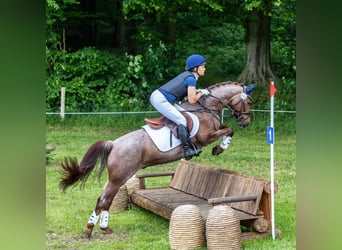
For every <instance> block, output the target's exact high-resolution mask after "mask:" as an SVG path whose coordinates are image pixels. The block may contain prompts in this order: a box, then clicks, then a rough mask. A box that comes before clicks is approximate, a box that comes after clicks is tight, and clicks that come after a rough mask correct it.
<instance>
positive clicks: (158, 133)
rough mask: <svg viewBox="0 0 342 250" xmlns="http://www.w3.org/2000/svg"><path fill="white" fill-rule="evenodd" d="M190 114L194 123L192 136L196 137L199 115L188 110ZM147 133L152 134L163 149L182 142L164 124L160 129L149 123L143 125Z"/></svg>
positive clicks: (160, 148) (157, 145) (154, 140)
mask: <svg viewBox="0 0 342 250" xmlns="http://www.w3.org/2000/svg"><path fill="white" fill-rule="evenodd" d="M186 113H187V114H188V115H190V117H191V119H192V123H193V127H192V130H191V132H190V138H192V137H194V136H195V135H196V134H197V132H198V128H199V120H198V117H197V116H196V115H194V114H192V113H189V112H186ZM142 128H143V129H144V130H145V131H146V133H147V134H148V135H149V136H150V138H151V139H152V141H153V143H154V144H155V145H156V147H157V148H158V149H159V150H160V151H162V152H167V151H169V150H171V149H173V148H175V147H177V146H179V145H180V144H181V142H180V140H179V139H178V138H177V137H175V136H174V134H173V133H172V132H171V130H170V129H169V127H167V126H164V127H162V128H160V129H154V128H151V127H150V126H149V125H148V124H147V125H144V126H143V127H142Z"/></svg>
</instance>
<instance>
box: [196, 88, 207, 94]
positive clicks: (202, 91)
mask: <svg viewBox="0 0 342 250" xmlns="http://www.w3.org/2000/svg"><path fill="white" fill-rule="evenodd" d="M197 91H198V92H201V93H202V95H209V94H210V93H209V90H207V89H198V90H197Z"/></svg>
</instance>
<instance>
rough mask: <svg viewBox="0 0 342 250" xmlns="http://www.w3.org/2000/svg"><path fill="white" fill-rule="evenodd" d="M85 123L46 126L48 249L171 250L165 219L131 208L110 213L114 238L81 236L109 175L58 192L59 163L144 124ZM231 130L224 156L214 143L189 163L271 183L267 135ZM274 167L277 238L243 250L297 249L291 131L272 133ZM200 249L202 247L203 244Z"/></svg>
mask: <svg viewBox="0 0 342 250" xmlns="http://www.w3.org/2000/svg"><path fill="white" fill-rule="evenodd" d="M90 119H91V118H90ZM93 120H94V119H93ZM125 120H127V119H125ZM88 121H89V120H88V118H87V119H84V118H80V119H75V120H73V121H70V120H68V119H66V120H65V121H64V122H60V121H56V120H55V121H53V120H52V121H48V122H47V126H46V141H47V148H54V150H53V151H52V152H51V153H50V154H49V156H50V158H49V162H48V163H47V167H46V249H163V250H164V249H170V244H169V235H168V233H169V221H168V220H166V219H164V218H162V217H160V216H158V215H155V214H153V213H151V212H149V211H146V210H144V209H142V208H137V207H134V208H133V207H129V209H128V210H126V211H124V212H122V213H115V212H110V219H109V220H110V221H109V226H110V227H111V228H112V229H113V231H114V233H113V234H110V235H104V234H102V233H101V231H100V229H99V227H98V226H97V227H95V229H94V232H93V237H92V238H90V239H87V238H85V237H84V235H83V231H84V230H85V228H86V223H87V221H88V217H89V216H90V214H91V212H92V211H93V209H94V206H95V204H96V200H97V198H98V197H99V195H100V194H101V191H102V188H103V185H104V184H105V182H106V181H107V173H106V171H105V172H104V174H103V176H102V177H101V179H100V181H99V180H98V179H97V176H96V171H95V172H94V173H93V174H92V175H91V176H90V177H89V179H88V181H87V183H86V185H85V188H84V189H80V188H79V186H76V187H72V188H70V189H68V190H67V191H66V193H62V192H61V191H60V190H59V188H58V184H59V180H60V178H61V176H60V173H59V168H58V166H59V162H60V161H61V160H62V159H63V158H64V157H65V156H72V157H77V158H78V160H79V161H80V160H81V159H82V157H83V155H84V153H85V152H86V150H87V149H88V148H89V146H90V145H91V144H92V143H94V142H96V141H97V140H103V139H110V140H113V139H115V138H117V137H119V136H121V135H123V134H124V133H127V132H129V131H131V130H134V129H138V128H139V127H140V125H142V124H143V121H141V122H140V121H139V118H138V122H136V121H134V120H133V121H130V122H128V123H127V124H123V123H122V122H121V121H118V120H117V119H113V120H112V122H106V121H103V122H99V121H97V122H94V123H91V122H88ZM230 123H232V121H230ZM232 127H233V128H234V130H235V134H234V137H233V140H232V143H231V145H230V147H229V148H228V149H227V150H226V151H225V152H223V153H222V154H221V155H219V156H215V157H214V156H212V155H211V149H212V147H213V146H215V145H217V144H218V143H220V142H219V141H217V142H216V143H213V144H211V145H209V146H208V147H206V148H204V149H203V152H202V154H201V155H200V156H199V157H197V158H193V159H192V160H191V161H193V162H198V163H201V164H206V165H210V166H213V167H219V168H225V169H230V170H233V171H237V172H240V173H243V174H246V175H252V176H257V177H262V178H266V179H270V145H269V144H267V143H266V135H265V132H266V131H261V130H258V129H253V127H251V128H246V129H241V128H236V127H235V126H234V125H233V126H232ZM137 143H139V142H137ZM177 163H178V162H173V163H168V164H164V165H159V166H154V167H149V168H146V169H143V170H140V171H139V172H138V173H150V172H164V171H172V170H174V168H175V167H176V165H177ZM274 167H275V172H274V174H275V175H274V176H275V181H276V182H277V183H278V186H279V190H278V192H277V193H276V194H275V224H276V228H277V229H278V230H280V231H281V235H280V236H278V237H277V238H276V239H275V240H272V238H271V237H267V238H264V239H255V240H250V241H243V248H244V249H296V134H295V132H287V131H285V129H283V130H282V131H279V132H277V130H276V133H275V144H274ZM169 180H170V178H169V177H158V178H150V179H147V186H148V187H155V186H167V184H168V182H169ZM200 249H206V247H205V245H204V246H203V247H202V248H200Z"/></svg>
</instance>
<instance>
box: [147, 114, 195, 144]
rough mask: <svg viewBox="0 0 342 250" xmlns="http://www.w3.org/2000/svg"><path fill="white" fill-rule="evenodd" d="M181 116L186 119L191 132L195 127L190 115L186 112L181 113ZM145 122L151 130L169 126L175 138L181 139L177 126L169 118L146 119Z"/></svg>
mask: <svg viewBox="0 0 342 250" xmlns="http://www.w3.org/2000/svg"><path fill="white" fill-rule="evenodd" d="M181 114H182V115H183V116H184V117H185V119H186V124H187V127H188V130H189V131H191V130H192V127H193V122H192V119H191V117H190V115H188V114H187V113H186V112H181ZM145 121H146V123H147V124H148V125H149V126H150V127H151V128H154V129H159V128H162V127H163V126H167V127H169V128H170V130H171V132H172V133H173V134H174V136H175V137H176V138H179V137H178V126H177V124H176V123H174V122H173V121H171V120H170V119H168V118H167V117H165V116H161V117H159V118H145Z"/></svg>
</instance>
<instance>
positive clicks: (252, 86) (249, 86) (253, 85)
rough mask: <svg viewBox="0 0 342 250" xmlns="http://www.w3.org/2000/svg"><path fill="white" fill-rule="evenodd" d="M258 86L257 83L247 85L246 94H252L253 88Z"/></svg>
mask: <svg viewBox="0 0 342 250" xmlns="http://www.w3.org/2000/svg"><path fill="white" fill-rule="evenodd" d="M255 88H256V84H255V83H252V84H249V85H248V86H247V87H246V94H247V95H249V96H252V91H253V89H255Z"/></svg>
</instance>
